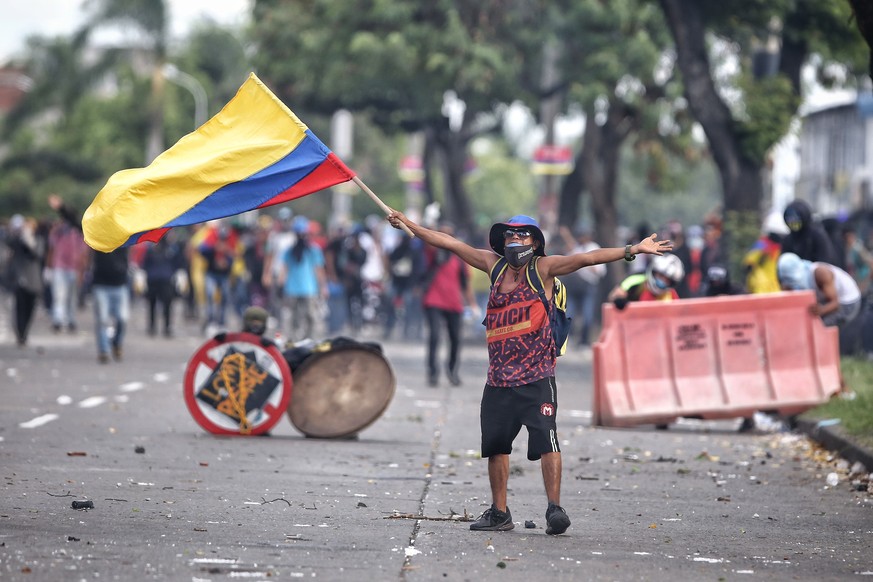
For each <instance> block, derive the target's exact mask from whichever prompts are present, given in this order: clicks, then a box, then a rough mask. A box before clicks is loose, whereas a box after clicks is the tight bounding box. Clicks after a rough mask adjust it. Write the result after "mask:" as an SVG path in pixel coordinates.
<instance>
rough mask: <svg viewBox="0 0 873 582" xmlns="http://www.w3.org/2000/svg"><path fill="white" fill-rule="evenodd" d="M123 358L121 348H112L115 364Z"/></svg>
mask: <svg viewBox="0 0 873 582" xmlns="http://www.w3.org/2000/svg"><path fill="white" fill-rule="evenodd" d="M123 356H124V352H123V351H122V349H121V346H112V357H113V358H115V361H116V362H120V361H121V358H122V357H123Z"/></svg>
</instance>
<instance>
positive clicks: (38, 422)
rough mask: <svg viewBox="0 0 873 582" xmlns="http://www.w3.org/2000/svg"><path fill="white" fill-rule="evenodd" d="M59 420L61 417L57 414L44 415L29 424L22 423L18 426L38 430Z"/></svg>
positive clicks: (28, 422)
mask: <svg viewBox="0 0 873 582" xmlns="http://www.w3.org/2000/svg"><path fill="white" fill-rule="evenodd" d="M58 418H59V417H58V415H57V414H43V415H42V416H37V417H36V418H34V419H32V420H28V421H27V422H21V423H19V424H18V426H20V427H21V428H36V427H38V426H42V425H44V424H47V423H49V422H51V421H53V420H57V419H58Z"/></svg>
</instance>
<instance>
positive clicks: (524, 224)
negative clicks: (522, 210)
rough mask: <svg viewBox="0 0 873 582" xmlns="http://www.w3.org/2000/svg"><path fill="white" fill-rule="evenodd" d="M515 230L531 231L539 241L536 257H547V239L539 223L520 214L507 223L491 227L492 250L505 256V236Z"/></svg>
mask: <svg viewBox="0 0 873 582" xmlns="http://www.w3.org/2000/svg"><path fill="white" fill-rule="evenodd" d="M513 228H525V229H527V230H529V231H530V233H531V235H533V238H534V240H535V241H539V243H540V244H539V247H538V248H537V249H536V251H534V254H535V255H540V256H541V257H544V256H546V237H545V236H543V231H541V230H540V225H539V223H538V222H537V221H536V220H535V219H533V218H531V217H530V216H525V215H524V214H519V215H517V216H513V217H512V218H510V219H509V220H507V221H506V222H498V223H497V224H495V225H493V226H492V227H491V232H490V233H489V234H488V242H489V243H490V244H491V248H492V249H494V252H495V253H497V254H498V255H500V256H503V250H504V244H505V243H504V238H503V234H504V233H505V232H506V231H507V230H509V229H513Z"/></svg>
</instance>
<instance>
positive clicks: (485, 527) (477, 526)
mask: <svg viewBox="0 0 873 582" xmlns="http://www.w3.org/2000/svg"><path fill="white" fill-rule="evenodd" d="M514 527H515V524H514V523H512V514H511V513H509V507H508V506H507V508H506V511H500V510H499V509H497V508H496V507H494V504H492V505H491V507H489V508H488V509H486V510H485V512H484V513H483V514H482V515H480V516H479V519H477V520H476V521H474V522H473V523H471V524H470V529H471V530H473V531H509V530H511V529H512V528H514ZM564 529H566V528H564Z"/></svg>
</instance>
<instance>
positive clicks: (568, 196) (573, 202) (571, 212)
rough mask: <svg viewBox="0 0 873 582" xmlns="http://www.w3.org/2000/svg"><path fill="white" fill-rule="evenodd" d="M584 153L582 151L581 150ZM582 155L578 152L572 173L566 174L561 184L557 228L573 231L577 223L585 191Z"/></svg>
mask: <svg viewBox="0 0 873 582" xmlns="http://www.w3.org/2000/svg"><path fill="white" fill-rule="evenodd" d="M583 151H584V150H583ZM582 155H583V152H579V154H578V155H577V156H576V160H575V162H574V165H573V171H572V172H570V173H569V174H567V177H566V178H564V182H563V183H562V184H561V193H560V198H559V199H558V226H566V227H567V228H569V229H571V230H572V229H573V227H574V226H576V223H577V222H578V221H579V206H580V204H581V202H582V195H583V194H584V191H585V173H584V172H583V170H582Z"/></svg>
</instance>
